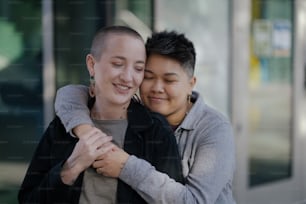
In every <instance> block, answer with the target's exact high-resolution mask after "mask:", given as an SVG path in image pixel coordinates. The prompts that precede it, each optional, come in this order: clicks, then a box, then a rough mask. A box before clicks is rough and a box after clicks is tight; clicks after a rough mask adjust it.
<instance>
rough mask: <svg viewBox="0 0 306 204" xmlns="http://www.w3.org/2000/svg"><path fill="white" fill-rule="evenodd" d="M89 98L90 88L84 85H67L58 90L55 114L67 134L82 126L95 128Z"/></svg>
mask: <svg viewBox="0 0 306 204" xmlns="http://www.w3.org/2000/svg"><path fill="white" fill-rule="evenodd" d="M88 98H89V95H88V87H87V86H84V85H66V86H63V87H61V88H60V89H58V91H57V93H56V97H55V105H54V108H55V113H56V115H57V116H58V117H59V118H60V119H61V121H62V123H63V125H64V126H65V129H66V131H67V132H70V131H71V130H72V129H73V128H74V127H76V126H78V125H81V124H89V125H92V126H94V125H93V122H92V120H91V119H90V114H89V108H88V106H87V103H88Z"/></svg>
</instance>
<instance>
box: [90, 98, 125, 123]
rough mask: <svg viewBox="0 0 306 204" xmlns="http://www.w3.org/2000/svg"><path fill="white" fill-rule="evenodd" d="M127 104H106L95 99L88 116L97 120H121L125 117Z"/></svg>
mask: <svg viewBox="0 0 306 204" xmlns="http://www.w3.org/2000/svg"><path fill="white" fill-rule="evenodd" d="M128 105H129V104H123V105H117V104H106V102H102V101H98V100H96V102H95V104H94V106H93V107H92V109H91V111H90V116H91V118H93V119H97V120H122V119H126V118H127V107H128Z"/></svg>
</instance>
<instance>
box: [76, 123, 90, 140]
mask: <svg viewBox="0 0 306 204" xmlns="http://www.w3.org/2000/svg"><path fill="white" fill-rule="evenodd" d="M92 128H93V126H92V125H89V124H82V125H78V126H76V127H75V128H73V129H72V133H73V134H74V135H75V136H77V137H78V138H80V137H81V136H82V135H84V134H85V133H86V132H88V131H89V130H91V129H92Z"/></svg>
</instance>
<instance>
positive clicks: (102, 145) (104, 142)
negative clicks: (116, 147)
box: [93, 136, 113, 152]
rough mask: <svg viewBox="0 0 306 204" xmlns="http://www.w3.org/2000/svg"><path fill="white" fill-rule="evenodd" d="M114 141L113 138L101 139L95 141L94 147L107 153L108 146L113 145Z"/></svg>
mask: <svg viewBox="0 0 306 204" xmlns="http://www.w3.org/2000/svg"><path fill="white" fill-rule="evenodd" d="M112 140H113V137H112V136H105V137H99V138H97V139H96V140H95V142H94V144H93V147H94V148H95V149H97V150H98V151H102V152H106V150H105V149H108V146H110V145H111V144H112V143H111V141H112Z"/></svg>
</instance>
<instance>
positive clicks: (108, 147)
mask: <svg viewBox="0 0 306 204" xmlns="http://www.w3.org/2000/svg"><path fill="white" fill-rule="evenodd" d="M115 148H116V145H115V144H114V143H112V142H111V141H109V142H107V143H104V144H102V145H101V146H100V147H99V148H98V155H99V157H100V156H102V155H104V154H106V153H107V152H109V151H111V150H113V149H115Z"/></svg>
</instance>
